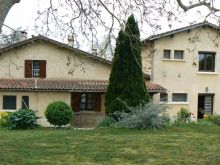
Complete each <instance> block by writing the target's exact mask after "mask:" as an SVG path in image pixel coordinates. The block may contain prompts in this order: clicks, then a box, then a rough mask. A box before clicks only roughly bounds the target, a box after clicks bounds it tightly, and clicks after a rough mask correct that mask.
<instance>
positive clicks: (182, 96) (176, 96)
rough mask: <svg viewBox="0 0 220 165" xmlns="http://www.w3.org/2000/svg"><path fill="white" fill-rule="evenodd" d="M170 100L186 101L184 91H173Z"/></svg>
mask: <svg viewBox="0 0 220 165" xmlns="http://www.w3.org/2000/svg"><path fill="white" fill-rule="evenodd" d="M172 102H187V94H186V93H173V95H172Z"/></svg>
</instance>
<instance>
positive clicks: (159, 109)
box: [118, 102, 169, 129]
mask: <svg viewBox="0 0 220 165" xmlns="http://www.w3.org/2000/svg"><path fill="white" fill-rule="evenodd" d="M165 111H166V107H165V106H164V105H159V104H154V103H152V102H149V103H147V104H145V105H142V104H139V105H138V106H136V107H131V108H130V112H129V113H126V112H118V115H119V117H118V120H119V121H118V122H119V124H120V125H121V126H122V127H124V128H129V129H146V128H154V129H155V128H161V127H163V126H164V125H165V124H166V123H167V122H169V118H168V117H166V116H165V115H164V114H165Z"/></svg>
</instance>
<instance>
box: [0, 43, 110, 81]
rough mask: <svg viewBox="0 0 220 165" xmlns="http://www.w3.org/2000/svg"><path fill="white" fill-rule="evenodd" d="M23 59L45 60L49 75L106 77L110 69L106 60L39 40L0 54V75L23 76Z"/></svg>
mask: <svg viewBox="0 0 220 165" xmlns="http://www.w3.org/2000/svg"><path fill="white" fill-rule="evenodd" d="M25 60H46V61H47V65H46V69H47V71H46V72H47V73H46V78H49V79H84V80H108V78H109V75H110V71H111V65H109V64H106V63H103V62H100V61H95V60H94V59H92V58H91V57H83V56H82V55H79V54H76V53H73V52H72V51H69V50H66V49H64V48H60V47H59V46H56V45H53V44H50V43H47V42H44V41H41V42H34V43H33V44H30V45H28V46H23V47H22V48H20V49H16V50H11V51H8V52H6V53H4V54H2V55H0V70H1V72H0V78H24V61H25ZM71 73H72V74H71ZM97 73H98V74H97Z"/></svg>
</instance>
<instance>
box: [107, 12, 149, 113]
mask: <svg viewBox="0 0 220 165" xmlns="http://www.w3.org/2000/svg"><path fill="white" fill-rule="evenodd" d="M105 99H106V102H105V106H106V111H107V113H109V114H110V113H113V112H115V111H128V109H127V106H129V107H135V106H137V105H139V104H144V103H147V102H148V101H149V95H148V92H147V89H146V86H145V82H144V77H143V72H142V62H141V41H140V32H139V28H138V24H137V22H136V21H135V18H134V16H133V15H131V16H130V17H129V18H128V20H127V23H126V26H125V30H124V31H120V32H119V36H118V38H117V41H116V49H115V54H114V59H113V64H112V71H111V74H110V79H109V86H108V89H107V93H106V98H105Z"/></svg>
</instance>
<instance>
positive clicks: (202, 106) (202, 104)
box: [197, 94, 214, 119]
mask: <svg viewBox="0 0 220 165" xmlns="http://www.w3.org/2000/svg"><path fill="white" fill-rule="evenodd" d="M213 98H214V94H199V95H198V114H197V117H198V119H202V118H203V116H204V115H212V114H213Z"/></svg>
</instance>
